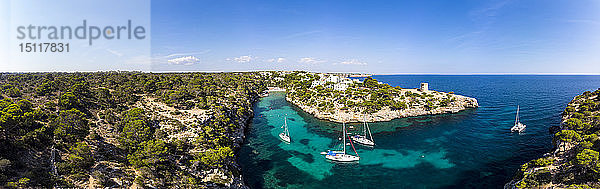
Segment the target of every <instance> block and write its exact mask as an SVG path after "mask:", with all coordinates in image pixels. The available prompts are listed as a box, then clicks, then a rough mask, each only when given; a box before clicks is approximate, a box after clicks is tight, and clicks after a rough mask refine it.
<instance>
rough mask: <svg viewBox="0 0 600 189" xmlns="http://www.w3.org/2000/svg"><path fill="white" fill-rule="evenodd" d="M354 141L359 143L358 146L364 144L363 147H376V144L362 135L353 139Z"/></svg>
mask: <svg viewBox="0 0 600 189" xmlns="http://www.w3.org/2000/svg"><path fill="white" fill-rule="evenodd" d="M352 141H354V142H356V143H358V144H362V145H366V146H374V145H375V143H374V142H373V141H371V140H369V139H367V138H365V137H364V136H361V135H356V136H353V137H352Z"/></svg>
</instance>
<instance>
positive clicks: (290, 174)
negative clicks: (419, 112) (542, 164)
mask: <svg viewBox="0 0 600 189" xmlns="http://www.w3.org/2000/svg"><path fill="white" fill-rule="evenodd" d="M373 78H375V79H377V80H379V81H382V82H384V83H388V84H390V85H392V86H400V87H402V88H417V87H419V84H420V83H421V82H428V83H429V88H430V90H436V91H444V92H450V91H453V92H455V93H457V94H460V95H465V96H469V97H474V98H476V99H477V100H478V102H479V105H480V107H479V108H476V109H471V110H466V111H462V112H459V113H456V114H446V115H437V116H420V117H412V118H403V119H396V120H393V121H390V122H380V123H372V124H370V126H371V129H372V131H373V132H374V133H373V137H374V139H375V142H376V143H377V145H376V146H375V147H374V148H366V147H362V146H356V147H357V151H358V154H359V155H360V157H361V160H360V162H359V163H353V164H339V163H331V162H328V161H326V160H325V158H324V157H323V156H322V155H320V154H319V153H320V152H322V151H326V150H327V149H332V148H333V147H334V146H335V144H336V143H339V142H338V141H337V140H338V137H339V136H340V132H341V126H340V124H336V123H331V122H327V121H322V120H318V119H315V118H313V117H312V116H311V115H309V114H307V113H305V112H303V111H302V110H300V109H299V108H297V107H295V106H293V105H292V104H290V103H288V102H286V100H285V99H284V95H285V94H284V93H272V95H271V96H269V97H265V98H262V99H261V100H260V101H259V102H258V103H256V104H255V107H254V110H255V115H254V119H253V120H252V123H251V125H250V127H249V129H248V131H247V138H246V141H245V144H244V145H243V147H242V148H241V150H240V152H239V162H240V164H241V166H242V169H243V176H244V180H245V182H246V183H247V184H248V185H249V186H250V187H252V188H328V189H331V188H502V186H503V185H504V184H505V183H506V182H508V181H510V180H511V178H512V177H513V176H514V173H515V172H516V170H517V168H518V167H519V166H520V165H521V164H523V163H525V162H527V161H528V160H531V159H534V158H538V157H541V156H542V155H543V154H544V153H547V152H549V151H550V150H551V149H552V136H551V135H550V133H549V131H548V129H549V128H550V127H551V126H554V125H559V124H560V114H561V112H562V111H563V109H564V108H565V106H566V104H567V103H568V102H569V101H571V100H572V99H573V97H574V96H576V95H579V94H581V93H583V92H584V91H590V90H596V89H598V88H600V76H544V75H482V76H476V75H468V76H443V75H376V76H373ZM517 105H520V107H521V111H520V117H521V122H522V123H524V124H526V125H527V129H526V130H525V132H524V133H521V134H517V133H511V132H510V130H509V129H510V127H511V126H512V125H513V123H514V119H515V113H516V112H515V111H516V108H517ZM284 116H287V118H288V126H289V131H290V136H291V138H292V142H291V143H290V144H286V143H283V142H282V141H281V140H279V138H278V136H277V135H278V134H279V133H280V132H281V125H283V121H284ZM351 125H353V126H356V127H355V128H358V127H359V126H360V124H351ZM350 132H352V130H350Z"/></svg>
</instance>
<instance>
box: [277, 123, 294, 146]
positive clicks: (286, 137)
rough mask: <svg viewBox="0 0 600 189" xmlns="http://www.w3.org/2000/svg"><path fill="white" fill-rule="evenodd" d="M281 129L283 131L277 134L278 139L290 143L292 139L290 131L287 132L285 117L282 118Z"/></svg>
mask: <svg viewBox="0 0 600 189" xmlns="http://www.w3.org/2000/svg"><path fill="white" fill-rule="evenodd" d="M281 128H283V131H282V132H281V133H279V138H281V140H283V141H285V142H287V143H290V142H292V139H291V138H290V131H289V130H288V125H287V117H286V118H284V124H283V126H282V127H281Z"/></svg>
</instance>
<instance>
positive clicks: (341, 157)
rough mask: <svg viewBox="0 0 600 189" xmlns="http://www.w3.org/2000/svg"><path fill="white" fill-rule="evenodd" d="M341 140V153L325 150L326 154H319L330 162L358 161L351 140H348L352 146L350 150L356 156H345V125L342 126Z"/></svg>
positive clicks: (358, 158)
mask: <svg viewBox="0 0 600 189" xmlns="http://www.w3.org/2000/svg"><path fill="white" fill-rule="evenodd" d="M348 138H350V136H348ZM342 139H343V141H342V149H343V150H342V151H335V150H327V152H322V153H321V154H324V155H325V158H326V159H328V160H331V161H338V162H354V161H358V160H360V157H359V156H358V153H357V152H356V149H355V148H354V144H352V140H350V145H352V149H353V150H354V153H355V154H356V156H354V155H350V154H346V123H344V124H343V125H342Z"/></svg>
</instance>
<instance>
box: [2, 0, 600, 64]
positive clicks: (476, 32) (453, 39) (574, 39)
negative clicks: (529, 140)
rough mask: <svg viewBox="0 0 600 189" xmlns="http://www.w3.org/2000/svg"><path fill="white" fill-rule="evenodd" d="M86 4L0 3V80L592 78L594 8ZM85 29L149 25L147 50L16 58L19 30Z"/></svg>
mask: <svg viewBox="0 0 600 189" xmlns="http://www.w3.org/2000/svg"><path fill="white" fill-rule="evenodd" d="M84 2H85V3H82V2H80V1H78V0H58V1H51V2H50V1H41V0H12V1H1V2H0V18H2V19H0V25H3V26H8V27H0V36H2V37H0V57H2V61H0V71H96V70H117V69H118V70H141V71H153V72H160V71H247V70H307V71H317V72H366V73H375V74H391V73H441V74H473V73H475V74H477V73H483V74H489V73H555V74H559V73H575V74H586V73H591V74H600V35H599V34H600V1H598V0H594V1H589V0H581V1H568V0H564V1H547V0H546V1H541V0H528V1H516V0H494V1H480V0H473V1H455V0H446V1H348V0H346V1H322V0H319V1H311V0H306V1H252V0H247V1H228V0H213V1H205V0H201V1H193V0H186V1H159V0H155V1H151V2H150V1H147V0H136V1H123V2H121V1H117V0H105V1H84ZM96 4H97V5H96ZM150 4H151V6H150ZM66 5H68V6H66ZM49 9H51V10H53V11H44V10H49ZM42 12H43V14H41V13H42ZM83 19H87V20H88V21H90V22H92V23H94V24H97V25H119V24H122V23H126V21H127V19H133V20H134V22H135V23H140V24H142V25H144V24H145V23H146V22H148V23H147V27H148V28H151V29H150V31H148V36H149V39H150V40H146V41H140V42H135V41H123V40H121V41H114V40H113V41H108V40H98V41H97V43H95V44H94V45H93V46H91V47H90V46H87V45H85V41H71V42H72V43H74V44H75V45H76V48H74V49H73V52H71V53H69V54H64V53H63V54H57V53H54V54H48V53H47V54H31V53H21V52H17V50H16V49H17V48H16V47H17V43H21V42H23V41H19V40H15V39H14V37H15V27H16V26H17V25H22V24H28V23H34V24H53V25H61V24H63V25H65V24H66V25H73V26H77V24H79V23H81V20H83ZM146 49H148V50H147V51H150V52H147V51H146ZM7 59H8V60H7Z"/></svg>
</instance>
